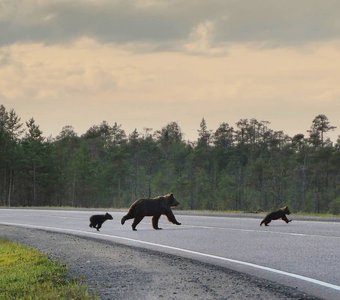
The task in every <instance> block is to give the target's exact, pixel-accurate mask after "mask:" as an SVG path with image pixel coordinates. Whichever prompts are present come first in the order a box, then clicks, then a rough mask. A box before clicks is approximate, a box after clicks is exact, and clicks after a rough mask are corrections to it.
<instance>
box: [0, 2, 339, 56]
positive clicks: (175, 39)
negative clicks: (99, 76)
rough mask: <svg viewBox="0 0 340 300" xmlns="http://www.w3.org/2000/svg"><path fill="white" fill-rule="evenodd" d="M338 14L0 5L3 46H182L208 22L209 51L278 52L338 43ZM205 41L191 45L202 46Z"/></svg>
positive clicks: (284, 8) (261, 6)
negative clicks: (229, 47)
mask: <svg viewBox="0 0 340 300" xmlns="http://www.w3.org/2000/svg"><path fill="white" fill-rule="evenodd" d="M339 13H340V2H339V1H337V0H328V1H324V0H299V1H292V0H281V1H272V0H251V1H233V0H226V1H219V0H210V1H205V0H197V1H186V0H163V1H161V0H159V1H155V0H139V1H138V0H112V1H111V0H102V1H94V0H73V1H70V0H58V1H57V0H51V1H41V0H24V1H22V0H3V1H2V2H0V28H1V29H0V33H1V38H0V43H1V44H2V45H5V44H13V43H28V42H37V43H47V44H51V43H52V44H53V43H68V42H70V41H74V40H77V39H79V38H82V37H90V38H93V39H96V40H98V41H101V42H105V43H122V44H128V43H130V44H131V43H141V44H153V45H154V46H153V47H150V48H149V49H151V48H153V50H155V49H166V48H168V47H170V45H172V48H174V49H179V48H181V45H182V44H183V43H184V44H185V43H189V44H190V42H192V34H193V32H195V30H196V32H198V31H197V30H202V29H203V28H205V29H207V30H210V29H208V27H207V26H211V25H208V24H213V31H214V36H213V38H212V39H211V40H209V46H211V47H212V48H219V47H223V46H225V44H232V43H259V44H261V45H262V46H270V47H282V46H287V45H301V44H304V43H309V42H315V41H329V40H333V39H339V37H340V20H339V18H338V16H339ZM207 20H208V21H207ZM207 22H209V23H207ZM204 26H205V27H204ZM201 37H202V36H201ZM188 38H189V39H188ZM202 41H203V40H201V44H200V46H199V45H198V44H197V45H196V46H198V47H201V46H207V45H203V44H202Z"/></svg>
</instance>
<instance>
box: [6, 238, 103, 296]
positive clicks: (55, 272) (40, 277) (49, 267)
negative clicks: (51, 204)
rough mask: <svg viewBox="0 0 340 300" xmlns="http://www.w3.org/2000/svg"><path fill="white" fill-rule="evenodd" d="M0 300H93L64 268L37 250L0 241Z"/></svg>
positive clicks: (85, 289) (84, 288)
mask: <svg viewBox="0 0 340 300" xmlns="http://www.w3.org/2000/svg"><path fill="white" fill-rule="evenodd" d="M0 299H1V300H2V299H96V298H94V297H91V296H90V295H89V294H88V291H87V288H86V287H85V286H84V285H82V284H81V282H80V281H79V280H69V279H68V278H67V269H66V267H65V266H64V265H61V264H59V263H57V262H53V261H50V260H49V259H48V257H47V256H46V255H44V254H42V253H40V252H39V251H37V250H35V249H33V248H29V247H26V246H23V245H19V244H16V243H13V242H10V241H6V240H0Z"/></svg>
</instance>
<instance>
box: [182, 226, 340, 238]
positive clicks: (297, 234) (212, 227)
mask: <svg viewBox="0 0 340 300" xmlns="http://www.w3.org/2000/svg"><path fill="white" fill-rule="evenodd" d="M182 226H183V227H190V228H202V229H217V230H231V231H243V232H256V233H265V234H266V233H269V234H281V235H292V236H303V237H321V238H337V239H340V236H335V235H319V234H308V233H294V232H282V231H271V230H266V229H263V230H258V229H242V228H231V227H217V226H202V225H183V224H182ZM178 229H179V228H178Z"/></svg>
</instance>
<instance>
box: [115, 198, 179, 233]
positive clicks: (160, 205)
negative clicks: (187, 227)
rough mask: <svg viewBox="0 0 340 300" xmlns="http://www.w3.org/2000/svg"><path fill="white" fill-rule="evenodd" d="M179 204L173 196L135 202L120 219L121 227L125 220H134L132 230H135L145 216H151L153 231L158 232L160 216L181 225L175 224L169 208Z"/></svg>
mask: <svg viewBox="0 0 340 300" xmlns="http://www.w3.org/2000/svg"><path fill="white" fill-rule="evenodd" d="M178 204H179V202H178V201H177V200H176V199H175V197H174V195H173V194H167V195H164V196H159V197H157V198H146V199H139V200H136V201H135V202H134V203H132V205H131V206H130V208H129V211H128V213H127V214H126V215H125V216H124V217H123V218H122V220H121V223H122V225H123V224H124V223H125V221H126V220H129V219H134V221H133V223H132V229H133V230H137V229H136V226H137V225H138V224H139V222H140V221H142V220H143V218H144V217H146V216H150V217H151V216H152V226H153V228H154V229H156V230H159V229H162V228H159V227H158V221H159V218H160V217H161V215H166V216H167V217H168V220H169V221H170V222H172V223H174V224H176V225H181V223H179V222H177V220H176V218H175V216H174V214H173V212H172V210H171V207H172V206H177V205H178Z"/></svg>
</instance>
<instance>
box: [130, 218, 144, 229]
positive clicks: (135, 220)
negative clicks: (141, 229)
mask: <svg viewBox="0 0 340 300" xmlns="http://www.w3.org/2000/svg"><path fill="white" fill-rule="evenodd" d="M143 219H144V217H143V216H137V217H135V219H134V221H133V223H132V230H134V231H136V230H137V229H136V226H137V225H138V224H139V222H140V221H142V220H143Z"/></svg>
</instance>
